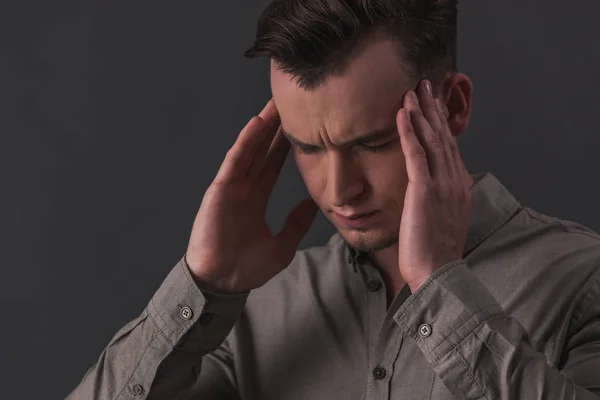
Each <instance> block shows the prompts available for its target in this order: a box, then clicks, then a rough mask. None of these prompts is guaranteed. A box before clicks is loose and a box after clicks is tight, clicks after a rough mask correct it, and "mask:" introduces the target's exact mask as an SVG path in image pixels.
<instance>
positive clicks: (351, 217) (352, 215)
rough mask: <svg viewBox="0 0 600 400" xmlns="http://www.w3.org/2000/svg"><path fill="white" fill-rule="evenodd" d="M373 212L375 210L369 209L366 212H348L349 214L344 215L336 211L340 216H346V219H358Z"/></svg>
mask: <svg viewBox="0 0 600 400" xmlns="http://www.w3.org/2000/svg"><path fill="white" fill-rule="evenodd" d="M374 212H375V211H370V212H366V213H360V214H359V213H356V214H349V215H344V214H340V213H337V214H338V215H339V216H340V217H344V218H347V219H359V218H361V217H366V216H368V215H371V214H373V213H374Z"/></svg>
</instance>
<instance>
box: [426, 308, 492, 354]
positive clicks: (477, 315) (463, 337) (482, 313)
mask: <svg viewBox="0 0 600 400" xmlns="http://www.w3.org/2000/svg"><path fill="white" fill-rule="evenodd" d="M495 306H496V304H492V305H489V306H487V307H484V308H482V309H481V310H479V311H478V312H476V313H475V314H473V316H471V318H469V319H467V320H466V321H465V322H463V323H462V324H460V326H458V327H457V328H455V329H453V331H458V330H459V329H460V328H462V327H463V326H464V325H466V324H467V323H468V322H471V321H472V320H473V319H476V318H477V317H479V316H480V315H485V314H487V313H485V311H486V310H487V309H488V308H492V307H495ZM501 315H503V312H497V313H492V314H487V318H485V319H484V320H482V321H480V322H479V324H477V325H476V326H475V327H474V328H473V329H472V330H471V331H470V332H467V334H466V335H464V336H462V337H460V336H459V339H458V341H457V342H456V344H455V345H454V346H452V348H451V349H449V350H448V352H450V351H452V350H453V349H455V348H456V347H458V346H459V345H460V344H461V343H462V342H463V341H464V340H465V339H466V338H467V337H469V336H470V335H472V334H473V333H475V331H476V330H477V328H479V327H480V326H481V325H482V324H484V323H485V322H487V321H489V320H490V319H492V318H494V317H497V316H501ZM444 339H448V337H445V338H444ZM444 342H445V340H444V341H442V342H441V343H439V344H438V345H437V346H435V347H434V348H433V349H431V351H429V353H428V354H433V353H435V351H436V350H437V349H438V348H439V347H440V346H441V345H443V344H444ZM445 354H446V353H444V354H440V355H439V356H437V357H435V358H434V359H433V360H432V362H434V363H436V362H438V361H439V360H440V359H441V358H442V357H443V356H444V355H445Z"/></svg>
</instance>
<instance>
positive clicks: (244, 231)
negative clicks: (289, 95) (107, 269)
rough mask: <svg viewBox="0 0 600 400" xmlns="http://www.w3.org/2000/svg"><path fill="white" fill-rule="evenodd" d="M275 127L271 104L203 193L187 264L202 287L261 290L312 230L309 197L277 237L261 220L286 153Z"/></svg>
mask: <svg viewBox="0 0 600 400" xmlns="http://www.w3.org/2000/svg"><path fill="white" fill-rule="evenodd" d="M279 127H280V119H279V114H278V112H277V109H276V107H275V104H274V102H273V100H272V99H271V100H270V101H269V102H268V103H267V105H266V107H265V108H264V109H263V110H262V111H261V113H260V114H259V116H256V117H253V118H252V119H251V120H250V121H249V122H248V124H247V125H246V126H245V127H244V129H243V130H242V131H241V132H240V134H239V136H238V138H237V140H236V142H235V143H234V145H233V146H232V148H231V149H230V150H229V151H228V152H227V155H226V157H225V160H224V161H223V164H222V165H221V167H220V169H219V172H218V173H217V176H216V177H215V179H214V181H213V182H212V183H211V185H210V186H209V188H208V189H207V191H206V193H205V194H204V198H203V199H202V204H201V206H200V210H199V211H198V214H197V215H196V219H195V221H194V225H193V227H192V233H191V236H190V241H189V244H188V248H187V253H186V260H187V263H188V265H189V267H190V269H191V272H192V274H193V275H194V278H196V279H197V280H198V282H199V283H201V284H202V285H204V287H205V288H209V289H211V290H213V291H216V292H220V293H241V292H246V291H249V290H251V289H255V288H258V287H260V286H262V285H264V284H265V283H267V282H268V281H269V280H270V279H271V278H273V277H274V276H275V275H277V274H278V273H279V272H281V271H282V270H283V269H285V268H286V267H287V266H288V265H289V264H290V263H291V261H292V260H293V258H294V255H295V253H296V250H297V248H298V245H299V244H300V241H301V240H302V238H303V237H304V235H306V233H307V232H308V229H309V228H310V226H311V225H312V222H313V220H314V218H315V215H316V213H317V211H318V207H317V205H316V204H315V202H314V201H313V200H312V199H311V198H308V199H304V200H302V201H301V202H300V203H298V204H297V205H296V206H295V207H294V209H293V210H292V211H291V212H290V214H289V215H288V217H287V219H286V222H285V225H284V227H283V229H282V230H281V232H280V233H279V234H277V235H273V234H272V233H271V231H270V229H269V227H268V225H267V222H266V220H265V216H266V208H267V203H268V200H269V197H270V195H271V193H272V191H273V188H274V186H275V183H276V181H277V178H278V176H279V173H280V172H281V168H282V167H283V164H284V162H285V159H286V158H287V155H288V152H289V149H290V144H289V142H288V140H287V139H286V138H285V137H284V136H283V135H282V134H281V132H280V129H279Z"/></svg>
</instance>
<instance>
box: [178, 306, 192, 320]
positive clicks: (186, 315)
mask: <svg viewBox="0 0 600 400" xmlns="http://www.w3.org/2000/svg"><path fill="white" fill-rule="evenodd" d="M180 314H181V318H183V319H185V320H186V321H187V320H190V319H192V316H193V315H194V313H192V309H191V308H189V307H183V308H182V309H181V312H180Z"/></svg>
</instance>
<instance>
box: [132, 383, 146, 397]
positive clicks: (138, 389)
mask: <svg viewBox="0 0 600 400" xmlns="http://www.w3.org/2000/svg"><path fill="white" fill-rule="evenodd" d="M142 393H144V388H143V387H142V385H134V386H133V395H134V396H141V395H142Z"/></svg>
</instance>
